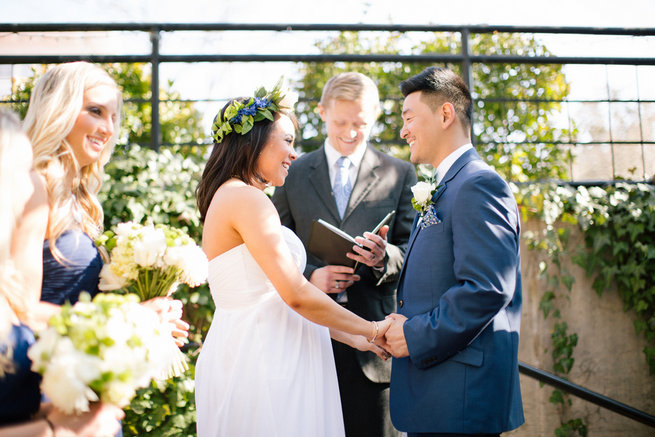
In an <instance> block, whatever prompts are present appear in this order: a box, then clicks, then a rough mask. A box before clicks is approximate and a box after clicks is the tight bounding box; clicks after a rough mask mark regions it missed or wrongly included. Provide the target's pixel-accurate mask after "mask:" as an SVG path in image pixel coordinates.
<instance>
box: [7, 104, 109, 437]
mask: <svg viewBox="0 0 655 437" xmlns="http://www.w3.org/2000/svg"><path fill="white" fill-rule="evenodd" d="M31 166H32V151H31V147H30V144H29V141H28V139H27V137H26V136H25V134H24V133H23V132H22V131H21V130H20V126H19V122H18V118H17V117H16V116H15V115H14V114H11V113H10V112H8V111H5V110H3V109H0V193H2V195H1V196H0V437H5V436H12V437H21V436H64V435H67V436H111V435H113V434H114V433H115V432H116V431H117V430H118V427H119V423H118V422H117V420H118V419H120V418H121V417H122V412H121V410H120V409H118V408H116V407H113V406H110V405H105V404H98V405H95V406H94V407H93V408H92V410H91V411H90V412H88V413H85V414H83V415H80V416H67V415H65V414H63V413H61V412H60V411H57V410H56V409H53V408H51V407H48V406H47V405H44V406H43V407H42V408H40V407H41V405H40V398H41V394H40V391H39V383H40V377H39V376H38V375H37V374H35V373H33V372H32V371H31V370H30V366H31V363H30V361H29V359H28V357H27V349H28V348H29V346H30V345H31V344H32V343H33V342H34V335H33V334H32V331H31V330H30V328H28V327H27V325H25V324H24V322H26V321H28V315H29V314H31V313H33V311H32V310H33V307H34V304H36V302H37V300H38V298H37V297H36V296H31V295H29V294H27V293H24V292H22V289H23V285H22V284H23V282H24V281H22V280H20V279H21V278H20V275H19V273H18V271H17V270H16V269H14V267H13V261H12V259H11V258H12V257H11V253H10V247H11V240H12V234H13V232H14V229H15V228H16V224H17V222H18V221H19V220H20V217H21V215H22V214H23V212H24V211H25V209H29V203H30V199H31V198H32V197H33V190H34V185H33V182H32V178H31V176H30V168H31Z"/></svg>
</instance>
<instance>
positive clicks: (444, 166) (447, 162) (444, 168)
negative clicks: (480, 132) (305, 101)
mask: <svg viewBox="0 0 655 437" xmlns="http://www.w3.org/2000/svg"><path fill="white" fill-rule="evenodd" d="M472 148H473V144H471V143H468V144H464V145H463V146H460V147H458V148H457V149H455V150H454V151H453V152H451V154H450V155H448V156H446V159H444V160H443V161H441V164H439V167H437V170H436V171H435V172H434V181H435V183H436V184H437V185H439V184H440V183H441V180H442V179H443V178H444V176H446V173H448V170H450V167H452V166H453V164H454V163H455V161H457V159H458V158H459V157H460V156H462V155H463V154H464V153H466V152H467V151H468V150H470V149H472Z"/></svg>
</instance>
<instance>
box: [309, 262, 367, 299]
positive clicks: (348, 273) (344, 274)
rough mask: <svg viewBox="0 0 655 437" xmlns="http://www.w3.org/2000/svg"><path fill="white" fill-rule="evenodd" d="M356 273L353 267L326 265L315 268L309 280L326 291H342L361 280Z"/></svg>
mask: <svg viewBox="0 0 655 437" xmlns="http://www.w3.org/2000/svg"><path fill="white" fill-rule="evenodd" d="M354 273H355V271H354V270H353V269H352V268H351V267H345V266H325V267H321V268H319V269H316V270H314V272H312V276H311V277H310V278H309V282H311V283H312V284H313V285H314V286H316V287H317V288H319V289H321V290H323V291H324V292H325V293H341V292H342V291H345V290H346V289H347V288H348V287H350V286H351V285H353V284H354V283H355V281H359V280H360V277H359V275H355V274H354Z"/></svg>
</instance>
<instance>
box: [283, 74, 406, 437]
mask: <svg viewBox="0 0 655 437" xmlns="http://www.w3.org/2000/svg"><path fill="white" fill-rule="evenodd" d="M318 110H319V113H320V115H321V119H322V120H323V123H324V124H325V127H326V131H327V139H326V140H325V144H324V145H323V146H322V147H320V148H319V149H318V150H315V151H313V152H310V153H307V154H305V155H303V156H301V157H300V158H298V159H297V160H296V161H295V162H294V163H293V164H292V165H291V167H290V169H289V175H288V177H287V179H286V181H285V183H284V185H283V186H282V187H277V188H276V190H275V193H274V194H273V203H274V204H275V207H276V208H277V210H278V212H279V214H280V219H281V221H282V224H283V225H284V226H287V227H288V228H290V229H291V230H293V231H294V232H295V233H296V234H297V235H298V237H299V238H300V239H301V240H302V242H303V244H304V245H305V247H307V245H308V242H309V237H310V229H311V226H312V222H313V221H314V220H318V219H323V220H324V221H326V222H328V223H330V224H332V225H335V226H337V227H338V228H340V229H342V230H343V231H345V232H346V233H348V234H350V235H352V236H357V237H356V240H357V242H358V243H359V244H361V246H362V247H359V246H353V251H352V252H351V253H350V254H349V255H348V257H349V258H350V259H352V260H355V261H357V262H358V264H357V267H356V270H353V268H352V267H348V266H337V265H325V263H323V262H321V261H320V260H319V259H318V258H316V257H315V256H313V255H312V254H311V253H308V254H307V256H308V258H307V267H306V268H305V271H304V275H305V277H307V279H308V280H309V281H310V282H311V283H312V284H314V285H315V286H317V287H318V288H320V289H321V290H323V291H324V292H326V293H329V294H331V295H332V296H333V297H334V298H335V299H336V300H337V301H338V302H339V303H341V304H342V305H343V306H345V307H346V308H348V309H349V310H351V311H353V312H354V313H356V314H358V315H359V316H361V317H363V318H365V319H367V320H380V319H384V317H385V316H386V315H388V314H390V313H392V312H394V311H395V292H396V285H397V280H398V274H399V272H400V269H401V266H402V263H403V258H404V254H405V249H406V247H407V241H408V239H409V234H410V230H411V226H412V222H413V219H414V215H415V214H414V210H413V208H412V204H411V198H412V193H411V189H410V187H411V186H413V185H414V184H415V183H416V172H415V169H414V167H413V166H412V165H411V164H410V163H408V162H405V161H402V160H400V159H397V158H394V157H391V156H389V155H387V154H385V153H382V152H380V151H378V150H376V149H375V148H374V147H373V146H371V145H370V144H368V138H369V135H370V133H371V129H372V127H373V125H374V124H375V121H376V119H377V118H378V116H379V115H380V112H381V110H380V99H379V94H378V89H377V86H376V85H375V83H374V82H373V81H372V80H371V79H370V78H369V77H367V76H365V75H363V74H361V73H356V72H346V73H341V74H338V75H336V76H334V77H332V78H331V79H330V80H328V82H327V83H326V84H325V87H324V88H323V93H322V96H321V100H320V103H319V104H318ZM393 210H395V211H396V214H395V216H394V217H393V219H392V220H391V222H390V224H389V226H388V227H387V226H385V227H383V228H382V229H381V230H380V231H379V232H378V233H377V234H371V233H370V231H372V230H373V229H374V227H375V226H376V225H377V224H378V223H379V222H380V221H381V220H382V219H383V218H384V217H385V216H386V215H387V214H388V213H389V212H391V211H393ZM332 347H333V350H334V357H335V362H336V368H337V376H338V380H339V390H340V393H341V404H342V410H343V415H344V422H345V428H346V435H347V436H350V437H354V436H357V437H361V436H375V437H379V436H398V435H399V433H398V431H396V430H395V429H394V427H393V425H392V424H391V419H390V417H389V380H390V375H391V365H390V362H389V361H387V362H385V361H383V360H382V359H380V358H379V357H377V356H376V355H375V354H373V353H371V352H360V351H357V350H355V349H353V348H351V347H349V346H346V345H344V344H342V343H338V342H335V341H333V342H332Z"/></svg>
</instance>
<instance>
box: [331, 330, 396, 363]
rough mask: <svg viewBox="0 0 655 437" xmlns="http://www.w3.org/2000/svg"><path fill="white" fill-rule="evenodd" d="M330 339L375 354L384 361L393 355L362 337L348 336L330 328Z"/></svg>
mask: <svg viewBox="0 0 655 437" xmlns="http://www.w3.org/2000/svg"><path fill="white" fill-rule="evenodd" d="M330 337H332V339H333V340H336V341H338V342H341V343H344V344H347V345H348V346H350V347H352V348H354V349H357V350H360V351H362V352H367V351H368V352H373V353H374V354H375V355H377V356H378V357H380V358H382V359H383V360H385V361H386V360H387V359H388V358H389V357H391V355H390V354H389V353H387V351H385V350H384V349H382V348H381V347H380V346H378V345H377V344H375V343H371V342H370V341H368V340H367V339H366V338H364V337H362V336H361V335H353V334H348V333H347V332H343V331H339V330H338V329H332V328H330Z"/></svg>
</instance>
